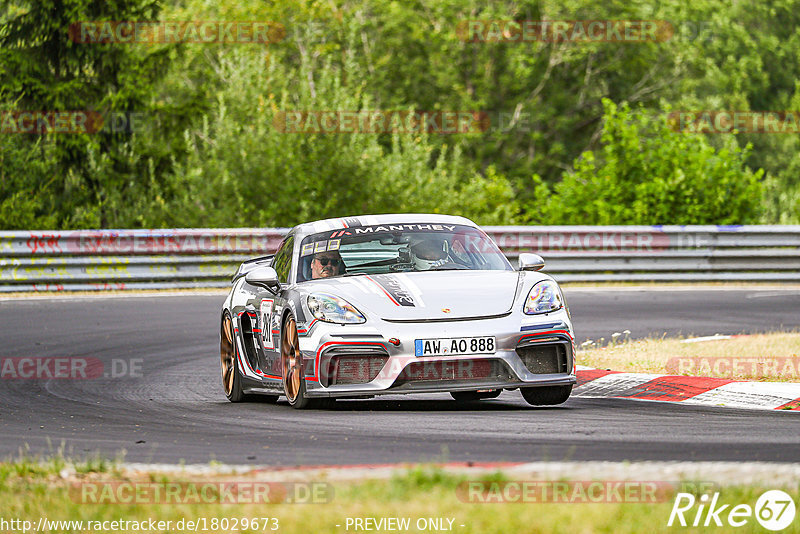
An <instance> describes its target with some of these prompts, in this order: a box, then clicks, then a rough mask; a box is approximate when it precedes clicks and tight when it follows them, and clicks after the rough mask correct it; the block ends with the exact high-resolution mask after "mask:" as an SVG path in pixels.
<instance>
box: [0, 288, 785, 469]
mask: <svg viewBox="0 0 800 534" xmlns="http://www.w3.org/2000/svg"><path fill="white" fill-rule="evenodd" d="M566 296H567V299H568V301H569V304H570V307H571V310H572V316H573V320H574V322H575V324H576V333H577V338H578V341H582V340H584V339H587V338H591V339H598V338H600V337H605V338H606V339H608V338H609V337H610V336H611V334H612V333H613V332H620V331H622V330H625V329H628V330H630V331H631V332H632V337H642V336H646V335H649V334H656V335H662V334H663V333H665V332H666V333H667V334H668V335H670V336H674V335H689V334H694V335H710V334H715V333H724V334H731V333H741V332H763V331H774V330H797V329H800V313H798V312H799V311H800V291H798V290H769V289H752V290H744V289H737V290H692V291H654V290H648V291H637V290H631V289H625V290H613V291H609V290H603V291H599V290H572V291H567V292H566ZM222 298H223V297H222V296H218V295H193V296H166V297H165V296H159V297H133V298H102V299H94V298H92V299H80V298H75V299H54V300H39V299H37V300H0V324H2V330H1V331H0V346H1V347H2V349H0V358H14V357H24V356H28V357H30V356H50V357H66V356H81V357H86V358H97V359H99V360H101V361H102V362H103V365H104V369H105V372H106V373H108V372H109V371H111V370H114V371H116V372H117V373H119V374H122V375H126V374H130V366H131V364H133V365H134V366H135V367H134V368H135V373H134V374H137V375H139V376H121V377H116V378H114V377H106V378H104V377H100V378H96V379H91V380H66V379H60V380H59V379H51V380H35V381H34V380H19V379H17V380H14V379H3V380H0V457H2V458H5V457H8V456H12V455H13V456H16V455H17V454H18V453H19V450H20V449H21V448H23V447H26V446H27V447H29V448H30V452H31V453H33V454H35V453H48V451H55V450H56V449H57V448H58V447H59V446H60V445H61V444H63V445H64V447H65V449H66V453H67V454H68V455H69V456H72V457H81V456H84V455H92V454H95V453H98V452H99V453H101V454H103V455H107V456H111V457H113V456H116V455H118V454H119V452H120V451H123V450H124V451H125V456H124V458H125V460H127V461H136V462H140V461H142V462H168V463H176V462H179V461H181V460H185V461H186V462H188V463H204V462H208V461H210V460H217V461H220V462H225V463H235V464H277V465H285V466H293V465H319V464H364V463H390V462H402V461H476V462H477V461H541V460H609V461H622V460H630V461H637V460H705V461H715V460H718V461H778V462H796V461H797V458H798V453H800V438H798V436H800V417H798V414H796V413H786V412H775V413H773V412H765V411H755V410H737V409H730V408H707V407H698V406H681V405H671V404H667V403H651V402H642V401H633V400H618V399H588V398H580V397H573V398H571V399H570V400H569V401H568V402H567V403H566V404H565V405H563V406H560V407H554V408H547V409H544V408H533V407H530V406H528V405H527V404H526V403H525V402H524V400H523V399H522V397H521V395H520V394H519V392H518V391H513V392H504V393H503V394H502V395H501V396H500V397H499V398H498V399H496V400H494V401H483V402H480V403H473V404H457V403H456V402H455V401H452V400H451V399H450V397H449V395H446V394H443V395H428V396H425V395H413V396H387V397H379V398H376V399H371V400H346V401H338V402H337V405H336V407H335V408H334V409H333V410H330V411H297V410H292V409H291V408H289V407H288V405H286V404H285V403H284V402H281V403H279V404H278V405H271V404H267V403H247V404H238V405H237V404H231V403H229V402H228V401H227V400H226V399H225V397H224V395H223V393H222V388H221V385H220V377H219V351H218V339H217V335H218V330H217V320H218V313H219V305H220V302H221V301H222ZM114 362H116V363H114ZM126 367H127V368H128V369H127V373H126V369H125V368H126Z"/></svg>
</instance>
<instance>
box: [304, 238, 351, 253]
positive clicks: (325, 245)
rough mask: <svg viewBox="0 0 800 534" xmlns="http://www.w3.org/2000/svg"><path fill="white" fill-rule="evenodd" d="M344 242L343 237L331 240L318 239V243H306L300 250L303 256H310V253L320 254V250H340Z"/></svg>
mask: <svg viewBox="0 0 800 534" xmlns="http://www.w3.org/2000/svg"><path fill="white" fill-rule="evenodd" d="M341 244H342V240H341V239H331V240H329V241H317V242H316V243H306V244H305V245H303V249H302V250H301V251H300V255H301V256H308V255H309V254H318V253H320V252H327V251H330V250H339V246H340V245H341Z"/></svg>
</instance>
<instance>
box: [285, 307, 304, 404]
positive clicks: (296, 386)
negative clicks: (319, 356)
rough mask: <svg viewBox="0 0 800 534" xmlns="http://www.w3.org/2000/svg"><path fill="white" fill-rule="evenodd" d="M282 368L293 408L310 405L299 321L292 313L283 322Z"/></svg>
mask: <svg viewBox="0 0 800 534" xmlns="http://www.w3.org/2000/svg"><path fill="white" fill-rule="evenodd" d="M281 369H282V370H283V393H284V395H286V400H288V401H289V404H290V405H291V406H292V408H296V409H298V410H302V409H303V408H308V407H310V406H311V405H312V402H311V399H309V398H308V397H306V381H305V377H304V376H303V355H302V353H301V352H300V338H299V337H298V336H297V322H296V321H295V320H294V316H292V314H291V313H290V314H289V316H288V317H286V321H285V322H284V323H283V335H282V336H281Z"/></svg>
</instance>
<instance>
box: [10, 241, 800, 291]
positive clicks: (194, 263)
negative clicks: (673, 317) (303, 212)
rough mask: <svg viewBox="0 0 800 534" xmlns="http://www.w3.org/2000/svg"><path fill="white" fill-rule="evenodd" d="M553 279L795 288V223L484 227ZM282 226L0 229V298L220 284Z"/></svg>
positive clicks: (799, 247)
mask: <svg viewBox="0 0 800 534" xmlns="http://www.w3.org/2000/svg"><path fill="white" fill-rule="evenodd" d="M484 230H485V231H486V232H487V233H488V234H489V235H490V236H491V237H492V238H493V239H494V240H495V242H496V243H497V244H498V246H500V248H501V249H502V250H503V252H504V253H505V254H506V255H507V256H508V258H509V259H510V260H512V262H513V261H515V260H516V258H517V257H518V255H519V254H520V253H521V252H536V253H538V254H540V255H542V256H543V257H544V258H545V260H546V264H547V265H546V267H545V271H546V272H548V273H550V274H552V275H553V276H554V277H555V278H556V279H557V280H559V281H562V282H594V281H597V282H603V281H726V280H738V281H769V282H800V226H490V227H484ZM287 231H288V228H266V229H264V228H239V229H175V230H81V231H67V232H45V231H42V232H0V292H10V291H70V290H90V291H92V290H108V289H165V288H217V287H219V288H222V287H227V286H228V284H229V281H230V277H231V275H232V274H233V272H234V271H235V270H236V268H237V267H238V265H239V263H241V262H242V261H244V260H246V259H248V258H251V257H253V256H259V255H264V254H269V253H271V252H273V251H274V250H275V249H276V248H277V246H278V244H279V243H280V241H281V239H282V238H283V236H284V235H285V234H286V232H287Z"/></svg>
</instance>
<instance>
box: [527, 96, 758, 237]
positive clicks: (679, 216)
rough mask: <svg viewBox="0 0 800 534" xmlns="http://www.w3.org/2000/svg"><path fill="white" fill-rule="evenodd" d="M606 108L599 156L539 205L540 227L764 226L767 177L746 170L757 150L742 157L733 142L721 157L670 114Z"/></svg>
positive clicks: (580, 163) (586, 159) (586, 158)
mask: <svg viewBox="0 0 800 534" xmlns="http://www.w3.org/2000/svg"><path fill="white" fill-rule="evenodd" d="M603 105H604V108H605V115H604V118H603V133H602V138H601V148H600V149H599V150H598V154H597V155H595V154H594V153H592V152H585V153H584V154H582V155H581V157H580V158H578V159H577V160H576V161H575V163H574V171H572V172H567V173H565V174H564V177H563V179H562V181H561V182H560V183H559V184H557V185H556V186H555V188H554V190H553V195H552V196H549V198H546V199H545V201H544V202H543V203H540V204H535V205H533V204H532V205H531V207H530V209H531V211H532V212H533V213H534V214H535V215H534V218H535V219H536V220H538V221H541V222H544V221H548V222H550V223H551V224H553V223H555V224H602V225H604V224H746V223H755V222H757V221H758V217H759V212H760V208H761V196H762V184H761V182H760V181H759V180H760V178H761V176H762V174H763V172H762V171H757V172H752V171H751V170H750V169H748V168H747V167H746V166H745V163H744V162H745V160H746V158H747V150H749V149H744V150H740V149H739V148H738V146H737V145H736V143H735V141H734V140H733V139H731V142H730V144H729V146H726V147H724V148H722V149H719V150H717V149H715V148H714V147H712V146H711V145H710V144H709V142H708V140H707V139H706V138H705V137H704V136H702V135H697V134H687V133H682V132H676V131H673V129H672V128H671V127H670V125H669V123H668V120H667V116H666V115H665V114H658V115H655V116H654V115H653V113H650V112H647V111H642V110H639V111H636V112H632V111H631V110H630V108H629V106H628V105H623V106H617V105H616V104H614V103H613V102H611V101H610V100H607V99H606V100H604V101H603ZM542 193H545V191H544V190H540V194H542ZM539 206H543V209H539Z"/></svg>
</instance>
